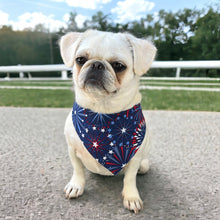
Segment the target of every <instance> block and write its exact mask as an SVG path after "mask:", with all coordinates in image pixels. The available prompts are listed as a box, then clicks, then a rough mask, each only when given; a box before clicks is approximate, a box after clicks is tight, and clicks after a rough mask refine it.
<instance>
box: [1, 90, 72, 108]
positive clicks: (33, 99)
mask: <svg viewBox="0 0 220 220" xmlns="http://www.w3.org/2000/svg"><path fill="white" fill-rule="evenodd" d="M73 100H74V95H73V93H72V92H71V91H70V90H39V89H0V106H14V107H55V108H56V107H61V108H62V107H71V106H72V104H73Z"/></svg>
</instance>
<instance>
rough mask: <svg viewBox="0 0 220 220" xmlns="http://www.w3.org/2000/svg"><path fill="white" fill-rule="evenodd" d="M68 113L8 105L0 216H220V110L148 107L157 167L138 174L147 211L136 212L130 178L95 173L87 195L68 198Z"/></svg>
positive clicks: (0, 113)
mask: <svg viewBox="0 0 220 220" xmlns="http://www.w3.org/2000/svg"><path fill="white" fill-rule="evenodd" d="M68 111H69V110H68V109H47V108H41V109H39V108H5V107H2V108H0V198H1V199H0V219H13V220H14V219H39V220H45V219H48V220H50V219H52V220H59V219H74V220H75V219H76V220H77V219H80V220H81V219H101V220H104V219H114V220H115V219H126V220H128V219H147V220H148V219H149V220H150V219H152V220H157V219H162V220H172V219H174V220H176V219H190V220H193V219H204V220H207V219H211V220H218V219H220V205H219V204H220V191H219V188H220V113H209V112H176V111H146V112H145V116H146V120H147V122H148V127H149V129H150V131H151V134H152V145H153V147H152V149H151V152H150V161H151V169H150V171H149V172H148V173H147V174H146V175H143V176H138V177H137V186H138V188H139V192H140V195H141V197H142V199H143V202H144V209H143V210H142V211H141V212H140V213H138V214H134V213H132V212H129V211H128V210H126V209H125V208H124V207H123V204H122V198H121V190H122V180H123V177H122V176H116V177H103V176H99V175H95V174H92V173H90V172H88V171H87V172H86V179H87V183H86V189H85V192H84V195H83V196H82V197H80V198H78V199H73V200H68V199H66V198H65V195H64V192H63V188H64V186H65V185H66V183H67V182H68V181H69V179H70V177H71V174H72V167H71V164H70V160H69V157H68V153H67V146H66V143H65V139H64V136H63V126H64V121H65V117H66V116H67V114H68Z"/></svg>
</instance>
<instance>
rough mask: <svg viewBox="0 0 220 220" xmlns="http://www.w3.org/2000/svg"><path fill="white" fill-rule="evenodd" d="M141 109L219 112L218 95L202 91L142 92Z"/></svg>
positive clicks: (219, 100) (219, 102) (219, 96)
mask: <svg viewBox="0 0 220 220" xmlns="http://www.w3.org/2000/svg"><path fill="white" fill-rule="evenodd" d="M141 93H142V106H143V109H152V110H162V109H163V110H193V111H217V112H219V111H220V93H219V92H206V91H205V92H203V91H173V90H142V91H141Z"/></svg>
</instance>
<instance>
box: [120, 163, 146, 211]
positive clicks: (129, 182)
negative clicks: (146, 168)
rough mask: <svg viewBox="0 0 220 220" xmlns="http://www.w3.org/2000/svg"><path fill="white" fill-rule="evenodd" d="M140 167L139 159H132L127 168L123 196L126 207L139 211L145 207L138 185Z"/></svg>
mask: <svg viewBox="0 0 220 220" xmlns="http://www.w3.org/2000/svg"><path fill="white" fill-rule="evenodd" d="M139 167H140V164H139V163H138V162H137V161H135V160H134V161H132V160H131V161H130V162H129V164H128V165H127V167H126V170H125V177H124V187H123V191H122V196H123V198H124V202H123V203H124V207H125V208H127V209H129V210H131V211H134V212H135V213H138V211H140V210H141V209H142V208H143V202H142V200H141V198H140V196H139V193H138V189H137V187H136V175H137V171H138V169H139Z"/></svg>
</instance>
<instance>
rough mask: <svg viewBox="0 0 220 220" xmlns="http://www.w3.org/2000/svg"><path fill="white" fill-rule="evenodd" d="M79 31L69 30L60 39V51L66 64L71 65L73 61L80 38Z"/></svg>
mask: <svg viewBox="0 0 220 220" xmlns="http://www.w3.org/2000/svg"><path fill="white" fill-rule="evenodd" d="M80 36H81V33H78V32H70V33H68V34H66V35H64V36H63V37H61V39H60V52H61V56H62V58H63V62H64V63H65V65H66V66H68V67H72V66H73V63H74V56H75V53H76V49H77V47H78V45H79V42H80V39H81V37H80Z"/></svg>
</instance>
